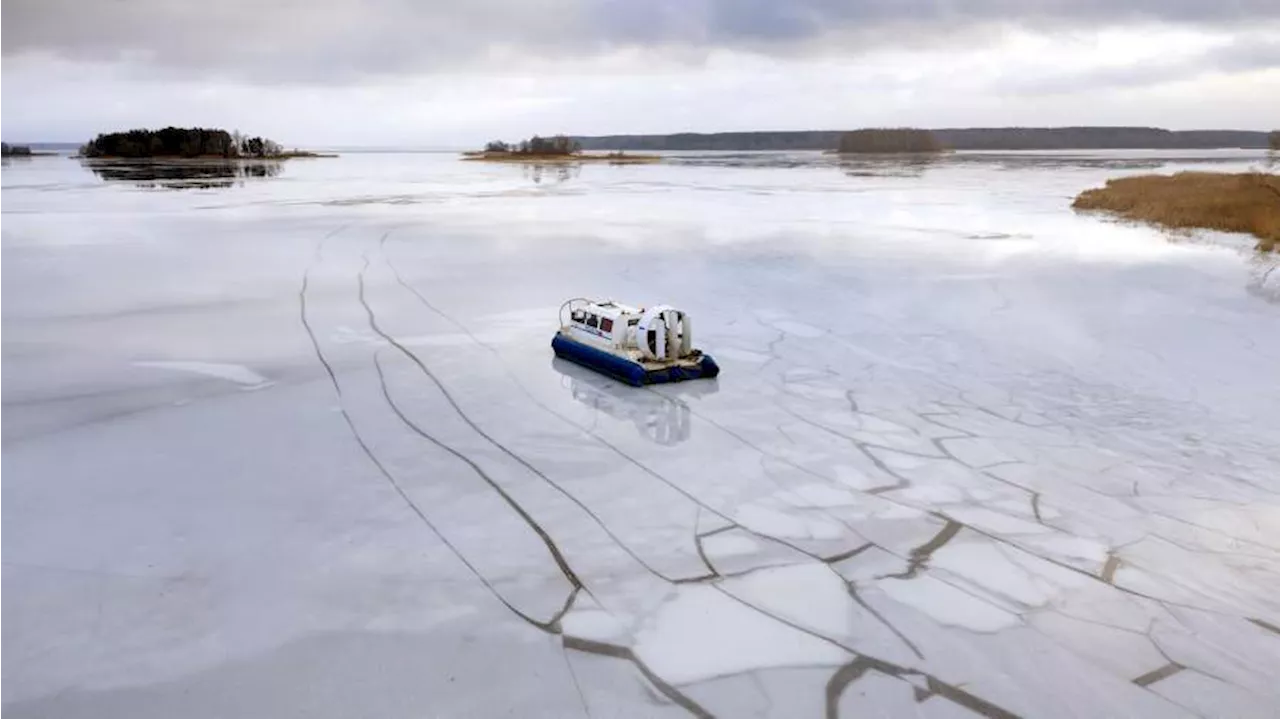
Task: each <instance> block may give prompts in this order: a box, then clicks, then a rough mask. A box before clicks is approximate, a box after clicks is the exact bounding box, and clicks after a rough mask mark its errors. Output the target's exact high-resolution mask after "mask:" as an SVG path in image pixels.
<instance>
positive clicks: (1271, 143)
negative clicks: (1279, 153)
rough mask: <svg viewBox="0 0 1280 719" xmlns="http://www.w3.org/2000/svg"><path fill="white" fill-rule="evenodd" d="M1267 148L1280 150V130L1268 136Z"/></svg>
mask: <svg viewBox="0 0 1280 719" xmlns="http://www.w3.org/2000/svg"><path fill="white" fill-rule="evenodd" d="M1267 146H1268V147H1270V148H1271V149H1272V150H1280V130H1272V131H1271V132H1270V133H1269V134H1268V135H1267Z"/></svg>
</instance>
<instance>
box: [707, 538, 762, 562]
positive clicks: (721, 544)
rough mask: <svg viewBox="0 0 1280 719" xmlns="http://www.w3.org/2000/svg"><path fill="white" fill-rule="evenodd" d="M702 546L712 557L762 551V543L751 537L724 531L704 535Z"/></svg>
mask: <svg viewBox="0 0 1280 719" xmlns="http://www.w3.org/2000/svg"><path fill="white" fill-rule="evenodd" d="M702 548H703V551H705V552H706V553H707V554H708V555H710V556H711V557H741V556H746V555H750V554H755V553H756V552H758V551H760V544H759V543H758V542H756V541H755V540H754V539H751V538H750V537H744V536H741V535H739V534H729V533H725V532H722V533H720V534H713V535H711V536H709V537H704V538H703V540H702Z"/></svg>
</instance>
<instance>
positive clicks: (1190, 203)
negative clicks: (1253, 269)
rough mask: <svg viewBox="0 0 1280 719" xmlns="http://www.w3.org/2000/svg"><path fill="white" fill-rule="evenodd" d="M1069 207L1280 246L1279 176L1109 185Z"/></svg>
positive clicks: (1192, 175) (1206, 175)
mask: <svg viewBox="0 0 1280 719" xmlns="http://www.w3.org/2000/svg"><path fill="white" fill-rule="evenodd" d="M1071 206H1072V207H1074V208H1075V209H1077V210H1102V211H1105V212H1111V213H1114V214H1116V215H1119V216H1121V217H1123V218H1125V219H1129V220H1141V221H1144V222H1151V223H1154V224H1157V225H1160V226H1162V227H1168V228H1173V229H1192V228H1202V229H1208V230H1223V231H1226V232H1246V233H1249V234H1251V235H1253V236H1254V237H1257V238H1258V245H1257V247H1258V249H1259V250H1263V251H1274V250H1276V249H1277V245H1278V244H1280V176H1278V175H1272V174H1267V173H1263V172H1242V173H1236V174H1228V173H1221V172H1179V173H1177V174H1175V175H1140V176H1137V177H1122V178H1118V179H1115V180H1107V185H1106V187H1100V188H1096V189H1092V190H1085V191H1084V192H1082V193H1080V194H1079V196H1077V197H1076V199H1075V201H1074V202H1072V203H1071Z"/></svg>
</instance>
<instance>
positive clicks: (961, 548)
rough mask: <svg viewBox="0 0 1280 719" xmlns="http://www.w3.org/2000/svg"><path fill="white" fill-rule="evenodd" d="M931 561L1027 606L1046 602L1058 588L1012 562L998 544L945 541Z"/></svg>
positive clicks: (1056, 592) (936, 566)
mask: <svg viewBox="0 0 1280 719" xmlns="http://www.w3.org/2000/svg"><path fill="white" fill-rule="evenodd" d="M930 564H931V565H932V566H933V567H934V568H936V569H945V570H947V571H949V572H951V573H952V574H955V575H957V576H959V577H961V578H963V579H964V580H965V581H967V582H970V583H972V584H973V585H976V586H978V587H981V588H982V589H983V590H985V592H986V593H988V594H992V595H995V596H997V597H1000V598H1008V599H1012V600H1013V601H1015V602H1018V603H1019V604H1022V605H1024V606H1028V607H1039V606H1043V605H1045V604H1048V603H1049V600H1050V599H1052V598H1053V597H1054V596H1056V595H1057V594H1058V591H1059V588H1058V587H1057V586H1056V585H1054V584H1053V583H1052V582H1049V581H1048V580H1046V579H1044V578H1042V577H1038V576H1036V575H1035V574H1033V573H1031V572H1028V571H1027V570H1026V569H1025V568H1023V567H1022V566H1019V565H1018V564H1015V563H1014V562H1013V561H1012V560H1011V559H1010V558H1009V557H1008V556H1006V555H1005V553H1004V552H1002V551H1001V550H1000V548H999V547H996V546H995V545H992V544H991V543H989V542H986V541H982V542H964V543H955V542H953V543H951V544H948V545H947V546H945V547H943V548H941V549H939V550H937V551H936V552H934V554H933V557H932V559H931V562H930Z"/></svg>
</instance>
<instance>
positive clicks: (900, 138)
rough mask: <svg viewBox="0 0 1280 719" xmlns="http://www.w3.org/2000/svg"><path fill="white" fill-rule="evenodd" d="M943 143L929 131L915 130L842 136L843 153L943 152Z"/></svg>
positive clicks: (879, 131)
mask: <svg viewBox="0 0 1280 719" xmlns="http://www.w3.org/2000/svg"><path fill="white" fill-rule="evenodd" d="M943 149H944V148H943V146H942V143H941V142H939V141H938V138H937V137H936V136H934V134H933V133H932V132H929V131H928V130H917V129H913V128H906V127H903V128H895V129H869V130H854V131H853V132H846V133H844V134H843V135H841V136H840V147H839V148H838V150H837V151H838V152H841V153H890V152H892V153H899V152H942V151H943Z"/></svg>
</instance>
